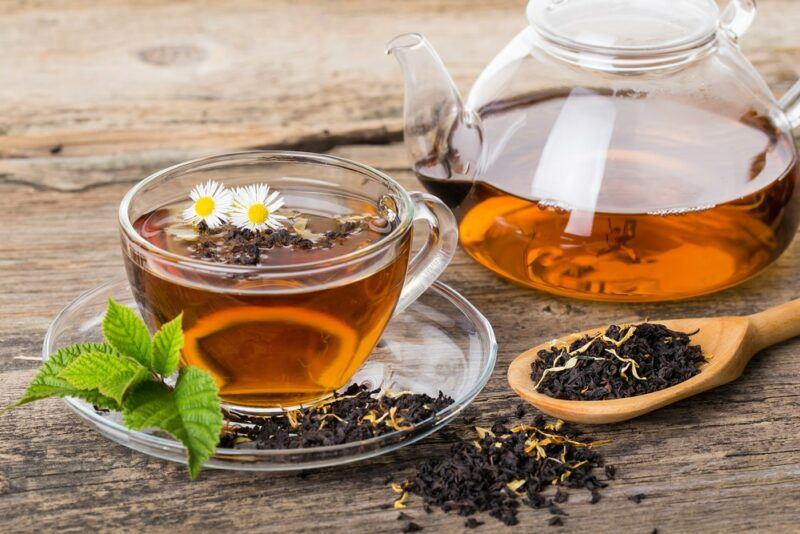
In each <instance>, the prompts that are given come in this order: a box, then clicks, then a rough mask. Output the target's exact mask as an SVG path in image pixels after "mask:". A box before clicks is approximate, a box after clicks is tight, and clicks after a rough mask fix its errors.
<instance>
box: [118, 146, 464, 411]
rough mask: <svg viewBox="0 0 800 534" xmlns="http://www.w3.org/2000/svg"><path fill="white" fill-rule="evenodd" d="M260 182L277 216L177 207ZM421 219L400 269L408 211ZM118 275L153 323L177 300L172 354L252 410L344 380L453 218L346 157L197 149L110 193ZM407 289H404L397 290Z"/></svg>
mask: <svg viewBox="0 0 800 534" xmlns="http://www.w3.org/2000/svg"><path fill="white" fill-rule="evenodd" d="M208 180H213V181H215V182H217V183H220V184H221V183H224V184H225V186H227V187H228V188H229V189H231V188H233V189H236V188H237V187H244V186H247V185H252V184H264V185H268V186H269V187H270V188H271V191H272V192H278V193H279V194H280V195H281V197H280V198H282V199H283V201H284V202H285V204H284V205H283V206H281V208H280V209H279V210H277V212H276V215H278V216H279V217H281V221H280V225H279V226H278V227H276V228H264V229H261V230H256V231H252V230H250V229H248V228H242V227H239V226H237V225H235V224H234V223H233V222H231V221H226V222H224V223H222V224H219V225H217V226H216V227H213V228H212V227H209V225H207V224H205V223H204V222H201V223H200V224H194V223H192V222H189V221H187V220H186V219H185V215H184V210H185V209H186V207H187V205H189V204H190V203H191V201H190V200H189V198H188V194H189V191H190V190H191V188H192V187H194V186H197V184H202V183H207V181H208ZM415 211H416V212H417V218H419V219H424V220H425V221H427V222H428V223H429V224H430V226H431V232H430V236H429V239H428V242H429V246H425V247H423V248H422V251H421V253H420V254H419V256H418V258H415V260H414V261H413V268H412V271H413V272H411V273H409V274H408V275H407V269H408V267H409V256H410V250H411V240H412V231H411V226H412V225H411V223H412V220H413V217H414V212H415ZM120 215H121V217H122V219H121V220H122V228H123V248H124V251H125V257H126V258H125V259H126V266H127V272H128V278H129V280H130V282H131V286H132V288H133V292H134V295H135V297H136V299H137V302H138V303H139V306H140V308H141V310H142V312H143V315H144V317H145V321H146V322H147V323H148V325H149V326H150V327H151V328H158V327H159V326H160V325H162V324H163V323H165V322H167V321H169V320H171V319H172V318H174V317H176V316H177V315H178V314H179V313H181V312H182V313H183V325H184V332H185V339H186V343H185V346H184V348H183V351H182V363H183V364H184V365H194V366H197V367H200V368H202V369H205V370H207V371H208V372H210V373H211V374H212V375H213V376H214V378H215V380H216V382H217V384H218V386H219V388H220V396H221V397H222V399H223V401H224V402H225V403H226V404H228V405H229V406H230V407H233V408H239V409H241V410H244V411H254V412H257V411H259V410H261V409H265V408H266V409H269V408H274V407H281V406H282V407H286V406H295V405H298V404H301V403H305V402H310V401H314V400H318V399H320V398H323V397H325V396H326V395H328V394H330V393H332V392H333V391H335V390H336V389H338V388H340V387H342V386H344V385H346V384H347V383H348V381H349V380H350V378H351V377H352V376H353V374H355V372H356V371H357V370H358V368H359V367H360V366H361V365H362V364H363V363H364V361H365V360H366V359H367V358H368V356H369V354H370V352H371V351H372V350H373V348H374V347H375V345H376V344H377V342H378V340H379V339H380V336H381V334H382V332H383V330H384V328H385V327H386V325H387V323H388V321H389V320H390V318H391V317H392V315H393V313H395V312H396V311H397V310H399V309H401V308H403V307H405V306H407V305H408V304H410V303H411V302H413V300H414V299H415V298H416V297H417V296H418V295H419V294H420V293H421V292H422V291H424V290H425V289H426V288H427V286H428V285H430V283H432V282H433V280H434V279H435V278H436V277H437V276H438V274H439V273H440V272H441V270H443V268H444V266H446V264H447V262H448V261H449V258H450V257H451V256H452V253H453V251H454V248H455V241H456V236H455V222H454V220H452V215H451V214H450V212H449V211H448V210H447V208H445V207H444V206H443V205H441V204H440V203H438V201H436V200H433V199H431V198H430V197H428V196H427V195H423V194H421V193H412V194H411V195H409V194H407V193H406V192H405V191H404V190H403V189H402V188H401V187H400V186H399V185H398V184H396V183H395V182H393V181H392V180H391V179H390V178H388V177H386V176H385V175H382V174H380V173H379V172H378V171H374V170H372V169H369V168H367V167H364V166H361V165H358V164H356V163H352V162H348V161H345V160H340V159H337V158H332V157H328V156H316V155H311V154H300V153H277V152H249V153H242V154H232V155H228V156H218V157H213V158H206V159H203V160H198V161H195V162H189V163H186V164H182V165H179V166H177V167H173V168H172V169H167V170H166V171H162V172H161V173H158V174H156V175H154V176H153V177H150V178H148V179H147V180H145V181H144V182H142V183H141V184H139V185H138V186H137V187H136V188H134V189H133V190H132V191H131V193H129V194H128V196H126V199H125V201H123V205H122V206H121V212H120ZM404 288H405V289H404Z"/></svg>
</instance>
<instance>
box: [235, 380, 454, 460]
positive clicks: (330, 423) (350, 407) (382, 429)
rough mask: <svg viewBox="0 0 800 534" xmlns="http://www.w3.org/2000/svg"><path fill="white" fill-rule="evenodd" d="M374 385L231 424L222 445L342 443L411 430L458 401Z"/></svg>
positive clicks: (270, 446)
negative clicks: (382, 391)
mask: <svg viewBox="0 0 800 534" xmlns="http://www.w3.org/2000/svg"><path fill="white" fill-rule="evenodd" d="M379 392H380V390H379V389H376V390H369V389H368V388H367V387H366V386H364V385H359V384H352V385H351V386H350V387H348V388H347V390H346V391H345V392H344V393H342V394H340V395H336V396H334V397H332V398H330V399H327V400H325V401H323V402H320V403H317V404H315V405H313V406H309V407H306V408H302V409H298V410H292V411H289V412H286V413H283V414H280V415H276V416H274V417H268V418H258V419H248V418H239V420H238V422H245V423H251V424H253V425H254V426H251V427H244V426H231V427H229V428H228V429H226V430H225V431H224V432H223V434H222V440H221V442H220V446H221V447H229V448H230V447H237V448H247V447H255V448H258V449H297V448H302V447H319V446H324V445H341V444H343V443H350V442H353V441H361V440H364V439H369V438H373V437H375V436H380V435H383V434H387V433H389V432H395V431H398V430H409V429H411V428H413V427H414V425H417V424H419V423H421V422H422V421H424V420H426V419H428V418H430V417H432V416H433V415H434V414H436V412H438V411H440V410H443V409H444V408H446V407H447V406H449V405H451V404H452V403H453V399H452V398H451V397H448V396H447V395H444V394H443V393H442V392H439V395H438V396H437V397H431V396H430V395H426V394H422V393H412V392H408V391H402V392H398V393H392V392H385V393H384V395H382V396H378V393H379Z"/></svg>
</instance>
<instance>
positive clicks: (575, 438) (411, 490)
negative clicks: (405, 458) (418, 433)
mask: <svg viewBox="0 0 800 534" xmlns="http://www.w3.org/2000/svg"><path fill="white" fill-rule="evenodd" d="M475 430H476V432H477V439H474V440H462V441H459V442H457V443H455V444H454V445H453V446H452V447H451V449H450V454H449V455H447V456H445V457H444V458H436V459H429V460H426V461H424V462H422V463H420V464H419V465H417V466H416V468H415V471H414V474H413V475H412V476H411V478H409V479H408V480H406V481H404V482H402V483H400V484H398V483H394V484H392V489H393V490H394V491H395V492H397V493H399V494H400V497H399V498H398V500H397V501H395V508H405V506H406V503H407V502H408V501H409V494H415V495H419V496H421V497H422V498H423V500H424V503H425V504H424V506H425V508H426V510H429V509H430V507H432V506H436V507H439V508H441V509H442V510H444V511H445V512H449V511H455V512H457V513H458V514H459V515H463V516H471V515H473V514H475V513H477V512H488V513H489V514H490V515H491V516H492V517H495V518H497V519H499V520H500V521H502V522H503V523H505V524H506V525H515V524H517V522H518V519H517V512H518V508H519V506H520V503H521V502H522V503H525V504H527V505H528V506H531V507H532V508H545V509H547V510H548V511H549V512H550V513H551V514H553V515H554V516H555V517H554V518H552V519H551V521H553V522H552V523H551V524H561V522H562V519H561V518H562V517H563V516H566V515H568V514H567V513H566V512H564V511H563V510H562V509H561V507H560V506H559V505H560V504H562V503H564V502H566V501H567V500H568V499H569V494H568V493H567V492H566V491H565V490H564V488H585V489H586V490H588V491H589V492H590V493H591V502H592V503H595V502H597V501H599V500H600V493H599V490H600V489H601V488H604V487H606V486H607V484H606V483H605V482H602V481H600V480H598V478H597V476H596V475H595V474H594V470H595V469H596V468H598V467H601V466H603V465H604V464H603V459H602V457H601V456H600V455H599V454H598V453H597V452H595V450H594V449H593V447H595V446H598V445H602V444H604V443H607V442H599V441H595V442H592V441H591V440H590V439H587V438H581V436H580V434H579V432H578V431H577V430H575V429H574V428H572V427H570V426H569V425H567V424H565V423H564V422H563V421H558V422H554V423H548V422H546V421H545V419H544V417H542V416H536V417H535V418H534V419H533V422H532V423H530V424H520V425H516V426H513V427H509V426H508V425H507V424H505V423H502V422H498V423H495V424H494V425H493V426H492V428H491V429H487V428H481V427H476V428H475ZM614 472H615V470H614V468H613V467H612V466H606V470H605V474H606V478H607V479H613V478H614ZM552 486H556V491H555V493H554V494H553V495H552V496H547V495H545V491H546V490H547V488H551V487H552ZM479 524H480V522H478V521H469V520H468V521H467V522H466V523H465V526H467V527H469V528H474V527H476V526H478V525H479Z"/></svg>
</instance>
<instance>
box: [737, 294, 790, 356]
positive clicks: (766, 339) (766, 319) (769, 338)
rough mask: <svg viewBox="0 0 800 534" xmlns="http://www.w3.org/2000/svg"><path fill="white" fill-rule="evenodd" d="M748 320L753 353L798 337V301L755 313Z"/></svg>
mask: <svg viewBox="0 0 800 534" xmlns="http://www.w3.org/2000/svg"><path fill="white" fill-rule="evenodd" d="M748 319H750V324H751V325H752V327H753V329H754V334H755V335H754V338H753V341H754V349H755V352H758V351H760V350H762V349H765V348H767V347H771V346H772V345H776V344H778V343H781V342H782V341H786V340H787V339H791V338H793V337H797V336H800V299H798V300H793V301H790V302H787V303H785V304H781V305H780V306H775V307H774V308H770V309H768V310H764V311H763V312H761V313H756V314H754V315H751V316H750V317H748Z"/></svg>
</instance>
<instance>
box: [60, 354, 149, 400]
mask: <svg viewBox="0 0 800 534" xmlns="http://www.w3.org/2000/svg"><path fill="white" fill-rule="evenodd" d="M149 376H150V371H149V370H148V369H147V368H146V367H144V366H143V365H141V364H140V363H138V362H137V361H135V360H132V359H130V358H126V357H124V356H119V355H116V354H109V353H106V352H98V351H92V352H86V353H84V354H80V355H79V356H78V357H77V358H75V360H74V361H72V362H71V363H70V364H69V365H67V366H66V367H65V368H64V369H62V371H61V372H60V373H59V374H58V377H59V378H62V379H64V380H66V381H67V382H69V383H70V384H72V385H73V386H74V387H76V388H78V389H83V390H92V389H96V390H98V391H99V392H100V393H102V394H103V395H106V396H107V397H111V398H112V399H114V400H115V401H117V403H119V404H122V398H123V397H124V396H125V392H126V391H128V388H130V387H131V386H134V385H136V384H138V383H139V382H142V381H143V380H146V379H147V378H148V377H149Z"/></svg>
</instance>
